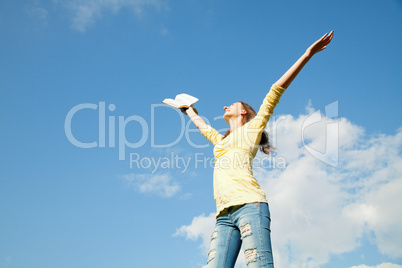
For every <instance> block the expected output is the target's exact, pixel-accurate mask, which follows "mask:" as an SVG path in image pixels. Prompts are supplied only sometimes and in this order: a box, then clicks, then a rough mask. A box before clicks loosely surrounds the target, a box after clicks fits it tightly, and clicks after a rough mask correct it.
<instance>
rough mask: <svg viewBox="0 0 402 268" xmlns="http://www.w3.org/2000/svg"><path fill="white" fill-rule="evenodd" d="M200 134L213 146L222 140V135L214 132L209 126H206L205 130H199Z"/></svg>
mask: <svg viewBox="0 0 402 268" xmlns="http://www.w3.org/2000/svg"><path fill="white" fill-rule="evenodd" d="M201 134H202V135H204V136H205V138H207V139H208V140H209V141H210V142H211V143H212V144H213V145H215V144H217V143H218V142H220V141H221V140H222V139H223V135H222V134H220V133H219V132H218V131H216V130H215V129H214V128H213V127H211V126H210V125H207V126H206V127H205V128H203V129H201Z"/></svg>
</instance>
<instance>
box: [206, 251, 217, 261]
mask: <svg viewBox="0 0 402 268" xmlns="http://www.w3.org/2000/svg"><path fill="white" fill-rule="evenodd" d="M215 255H216V250H215V249H211V250H210V251H209V252H208V261H207V264H208V263H209V262H210V261H212V260H213V259H215Z"/></svg>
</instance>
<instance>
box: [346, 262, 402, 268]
mask: <svg viewBox="0 0 402 268" xmlns="http://www.w3.org/2000/svg"><path fill="white" fill-rule="evenodd" d="M350 268H402V265H398V264H392V263H389V262H386V263H381V264H380V265H377V266H367V265H364V264H363V265H359V266H352V267H350Z"/></svg>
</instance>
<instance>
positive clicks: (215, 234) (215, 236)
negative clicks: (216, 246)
mask: <svg viewBox="0 0 402 268" xmlns="http://www.w3.org/2000/svg"><path fill="white" fill-rule="evenodd" d="M217 237H218V231H214V232H213V233H212V235H211V241H212V240H214V239H215V238H217Z"/></svg>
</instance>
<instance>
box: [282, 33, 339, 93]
mask: <svg viewBox="0 0 402 268" xmlns="http://www.w3.org/2000/svg"><path fill="white" fill-rule="evenodd" d="M333 36H334V31H331V32H330V33H329V34H328V33H326V34H325V35H324V36H323V37H321V38H320V39H318V40H317V41H316V42H315V43H314V44H312V45H311V46H310V47H309V48H308V49H307V50H306V52H305V53H304V54H303V56H301V57H300V58H299V59H298V60H297V61H296V63H295V64H293V66H292V67H290V69H289V70H288V71H287V72H286V73H285V74H284V75H283V76H282V77H281V78H280V79H279V80H278V81H276V83H275V85H277V86H279V87H282V88H287V87H288V86H289V85H290V84H291V83H292V81H293V80H294V79H295V77H296V76H297V75H298V74H299V72H300V71H301V69H303V67H304V65H306V63H307V62H308V61H309V60H310V59H311V57H313V56H314V54H316V53H318V52H320V51H322V50H324V49H326V48H327V45H328V44H329V42H331V40H332V37H333Z"/></svg>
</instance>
